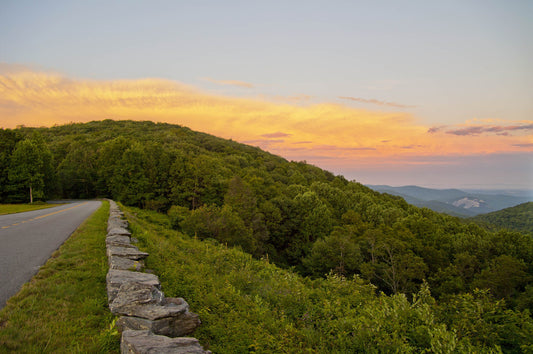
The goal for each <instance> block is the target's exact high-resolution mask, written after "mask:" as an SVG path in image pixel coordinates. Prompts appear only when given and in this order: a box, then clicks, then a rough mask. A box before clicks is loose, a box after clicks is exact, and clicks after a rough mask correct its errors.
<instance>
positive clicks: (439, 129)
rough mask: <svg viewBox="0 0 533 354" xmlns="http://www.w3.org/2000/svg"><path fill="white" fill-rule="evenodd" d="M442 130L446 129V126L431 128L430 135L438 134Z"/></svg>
mask: <svg viewBox="0 0 533 354" xmlns="http://www.w3.org/2000/svg"><path fill="white" fill-rule="evenodd" d="M442 129H444V126H440V127H431V128H429V129H428V133H430V134H433V133H437V132H439V131H441V130H442Z"/></svg>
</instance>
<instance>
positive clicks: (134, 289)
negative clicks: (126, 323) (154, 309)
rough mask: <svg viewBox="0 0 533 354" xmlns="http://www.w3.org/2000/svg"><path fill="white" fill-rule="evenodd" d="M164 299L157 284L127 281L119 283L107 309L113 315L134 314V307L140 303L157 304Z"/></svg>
mask: <svg viewBox="0 0 533 354" xmlns="http://www.w3.org/2000/svg"><path fill="white" fill-rule="evenodd" d="M164 300H165V295H164V294H163V292H162V291H161V290H160V289H159V287H158V286H155V285H153V284H147V283H136V282H129V281H127V282H124V283H123V284H122V285H120V287H119V289H118V292H117V295H116V296H115V298H114V299H113V301H112V302H110V303H109V309H110V310H111V312H112V313H113V314H115V315H127V316H136V315H137V314H136V313H135V309H136V308H138V307H139V306H140V305H147V304H156V305H159V304H161V303H163V301H164ZM141 317H143V316H141Z"/></svg>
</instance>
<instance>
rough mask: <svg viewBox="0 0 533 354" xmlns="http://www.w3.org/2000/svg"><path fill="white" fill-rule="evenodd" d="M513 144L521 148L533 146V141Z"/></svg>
mask: <svg viewBox="0 0 533 354" xmlns="http://www.w3.org/2000/svg"><path fill="white" fill-rule="evenodd" d="M513 146H516V147H521V148H533V143H524V144H513Z"/></svg>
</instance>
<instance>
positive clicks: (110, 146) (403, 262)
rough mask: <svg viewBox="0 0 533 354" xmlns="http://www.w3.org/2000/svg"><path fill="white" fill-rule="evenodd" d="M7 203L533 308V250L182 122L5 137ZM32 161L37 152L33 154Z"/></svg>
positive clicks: (78, 127)
mask: <svg viewBox="0 0 533 354" xmlns="http://www.w3.org/2000/svg"><path fill="white" fill-rule="evenodd" d="M0 134H1V135H0V144H1V147H2V150H1V151H2V153H1V155H0V164H1V168H2V174H1V176H0V182H1V186H2V187H1V190H0V196H1V198H2V200H1V201H2V202H16V201H19V202H22V201H28V200H29V190H30V187H31V189H32V193H33V197H34V198H37V199H46V198H51V197H55V198H92V197H97V196H98V197H110V198H113V199H115V200H117V201H121V202H122V203H124V204H127V205H131V206H137V207H142V208H145V209H151V210H155V211H159V212H162V213H167V214H168V215H169V216H170V218H171V220H172V223H173V226H174V227H175V228H176V229H179V230H181V231H183V232H184V233H187V234H189V235H191V236H194V237H197V238H199V239H207V238H212V239H216V240H217V241H218V242H220V243H224V244H227V245H230V246H240V247H242V249H243V250H245V251H246V252H248V253H250V254H252V255H254V256H255V257H257V258H260V257H268V258H269V259H270V260H271V261H273V262H275V263H276V264H278V265H280V266H283V267H292V268H293V269H295V270H296V271H298V272H299V273H300V274H303V275H310V276H313V277H321V276H324V275H325V274H328V273H329V272H330V271H333V272H334V273H336V274H337V275H342V276H347V277H349V276H352V275H354V274H357V275H359V276H360V277H361V278H362V279H365V280H366V281H368V282H371V283H372V284H374V285H375V286H377V288H378V289H379V290H380V291H383V292H385V293H386V294H397V293H405V294H407V295H408V296H409V297H410V296H412V294H415V293H417V292H418V291H419V289H420V287H421V285H422V284H423V283H424V282H427V283H428V284H429V288H430V289H431V292H432V294H433V296H435V297H436V298H437V299H439V300H440V301H447V300H448V299H450V298H452V297H453V296H455V295H457V294H466V293H471V292H473V291H474V290H475V289H477V288H479V289H488V290H489V292H490V294H491V296H492V297H494V298H495V299H498V300H501V299H503V300H505V303H506V306H508V307H509V308H512V309H515V310H525V309H529V310H531V309H533V286H532V279H533V240H532V238H531V236H529V235H524V234H521V233H519V232H513V231H507V230H501V231H497V232H489V231H487V230H485V229H484V228H481V227H479V226H477V225H475V224H467V223H464V222H461V221H460V220H459V219H457V218H453V217H450V216H447V215H444V214H439V213H435V212H433V211H431V210H429V209H420V208H417V207H414V206H411V205H409V204H407V203H406V202H405V201H404V200H403V199H401V198H399V197H394V196H391V195H387V194H380V193H377V192H374V191H372V190H370V189H369V188H366V187H365V186H363V185H361V184H359V183H356V182H351V181H347V180H346V179H344V178H343V177H342V176H335V175H333V174H331V173H329V172H327V171H324V170H321V169H319V168H317V167H314V166H312V165H309V164H307V163H305V162H288V161H286V160H284V159H282V158H280V157H278V156H274V155H272V154H269V153H266V152H264V151H261V150H260V149H258V148H254V147H250V146H246V145H243V144H239V143H236V142H233V141H231V140H224V139H220V138H216V137H213V136H210V135H207V134H202V133H197V132H193V131H191V130H190V129H187V128H183V127H180V126H176V125H170V124H155V123H152V122H132V121H119V122H115V121H111V120H105V121H101V122H91V123H87V124H70V125H65V126H57V127H52V128H38V129H31V128H24V127H21V128H18V129H16V130H1V131H0ZM30 152H31V153H30Z"/></svg>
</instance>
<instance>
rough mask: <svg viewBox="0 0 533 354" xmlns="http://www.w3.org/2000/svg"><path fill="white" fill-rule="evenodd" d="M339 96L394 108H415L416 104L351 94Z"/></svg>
mask: <svg viewBox="0 0 533 354" xmlns="http://www.w3.org/2000/svg"><path fill="white" fill-rule="evenodd" d="M338 98H340V99H342V100H350V101H356V102H361V103H370V104H375V105H378V106H387V107H394V108H414V107H416V106H410V105H405V104H401V103H395V102H386V101H379V100H376V99H373V98H371V99H366V98H359V97H349V96H339V97H338Z"/></svg>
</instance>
